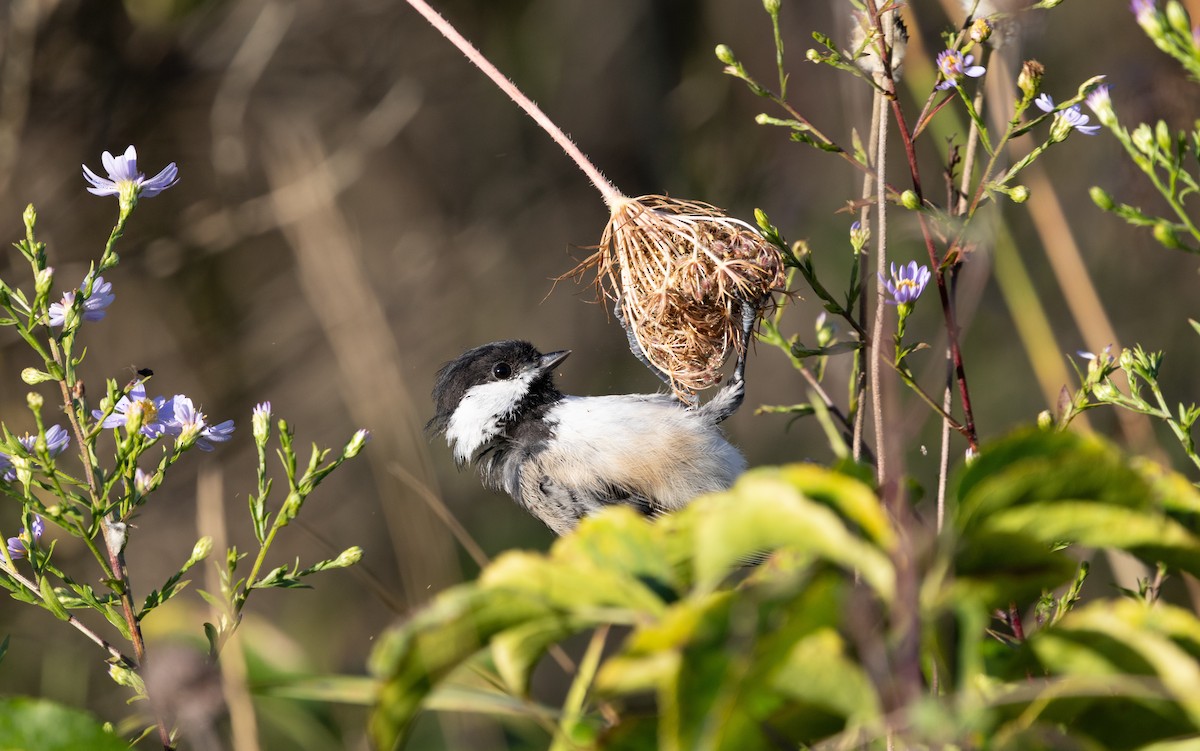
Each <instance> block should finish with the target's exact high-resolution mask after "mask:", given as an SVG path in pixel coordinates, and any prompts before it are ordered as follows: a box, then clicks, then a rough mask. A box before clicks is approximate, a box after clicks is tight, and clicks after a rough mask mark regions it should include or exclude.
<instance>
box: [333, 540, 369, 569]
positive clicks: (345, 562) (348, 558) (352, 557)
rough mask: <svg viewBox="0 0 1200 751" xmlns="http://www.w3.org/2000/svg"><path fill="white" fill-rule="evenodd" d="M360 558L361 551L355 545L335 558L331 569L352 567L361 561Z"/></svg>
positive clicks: (361, 555)
mask: <svg viewBox="0 0 1200 751" xmlns="http://www.w3.org/2000/svg"><path fill="white" fill-rule="evenodd" d="M362 557H363V550H362V548H360V547H358V546H357V545H355V546H354V547H352V548H346V549H345V550H343V551H342V554H341V555H339V556H338V557H337V558H335V559H334V561H333V567H334V568H346V567H347V566H353V565H354V564H356V563H358V562H359V561H361V560H362Z"/></svg>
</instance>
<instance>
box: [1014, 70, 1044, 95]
mask: <svg viewBox="0 0 1200 751" xmlns="http://www.w3.org/2000/svg"><path fill="white" fill-rule="evenodd" d="M1044 75H1046V67H1045V66H1044V65H1042V64H1041V63H1039V62H1038V61H1037V60H1026V61H1025V64H1024V65H1022V66H1021V73H1020V75H1018V76H1017V88H1018V89H1020V90H1021V94H1023V95H1024V97H1025V101H1026V102H1030V101H1033V98H1034V97H1036V96H1037V95H1038V92H1039V91H1041V89H1042V76H1044Z"/></svg>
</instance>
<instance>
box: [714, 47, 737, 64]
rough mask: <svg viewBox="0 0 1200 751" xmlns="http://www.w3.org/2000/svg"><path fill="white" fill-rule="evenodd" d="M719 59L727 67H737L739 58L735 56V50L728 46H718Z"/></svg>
mask: <svg viewBox="0 0 1200 751" xmlns="http://www.w3.org/2000/svg"><path fill="white" fill-rule="evenodd" d="M716 52H717V59H718V60H720V61H721V62H723V63H725V64H726V65H737V58H736V57H734V56H733V50H732V49H730V48H729V46H728V45H725V44H718V45H717V50H716Z"/></svg>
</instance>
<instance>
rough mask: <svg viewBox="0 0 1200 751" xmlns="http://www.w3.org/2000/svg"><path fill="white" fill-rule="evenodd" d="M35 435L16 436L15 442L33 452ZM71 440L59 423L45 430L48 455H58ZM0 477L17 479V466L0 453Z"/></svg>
mask: <svg viewBox="0 0 1200 751" xmlns="http://www.w3.org/2000/svg"><path fill="white" fill-rule="evenodd" d="M37 438H38V437H37V435H31V434H29V433H26V434H25V435H23V436H21V437H19V438H17V442H18V443H20V444H21V446H23V447H24V448H25V451H26V452H27V453H29V454H33V450H34V446H35V445H37ZM70 442H71V434H70V433H68V432H67V431H66V430H64V429H63V427H62V426H61V425H51V426H50V427H49V429H47V430H46V450H47V451H48V452H50V456H58V455H59V454H61V453H62V452H63V451H65V450H66V448H67V445H68V444H69V443H70ZM0 478H3V479H4V481H5V482H12V481H13V480H15V479H17V468H16V467H14V466H13V464H12V460H11V459H10V458H9V457H8V456H7V455H6V454H0Z"/></svg>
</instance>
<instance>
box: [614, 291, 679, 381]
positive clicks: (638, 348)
mask: <svg viewBox="0 0 1200 751" xmlns="http://www.w3.org/2000/svg"><path fill="white" fill-rule="evenodd" d="M613 313H614V314H615V315H616V316H617V320H618V321H619V322H620V323H621V328H623V329H625V338H626V339H628V340H629V351H630V352H632V353H633V356H634V357H636V358H637V359H638V360H640V361H641V363H642V365H645V366H646V367H647V368H649V369H650V372H651V373H653V374H654V375H656V376H658V380H660V381H662V382H663V383H665V384H667V385H668V386H670V385H671V377H670V376H669V375H667V374H666V373H664V372H662V371H661V370H659V369H658V368H657V367H656V366H655V365H654V364H653V363H651V362H650V359H649V358H648V357H646V353H645V352H643V351H642V345H640V344H638V340H637V336H635V335H634V333H633V329H632V328H630V327H629V324H627V323H626V322H625V314H624V313H623V312H621V301H620V300H617V304H616V305H614V306H613Z"/></svg>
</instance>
